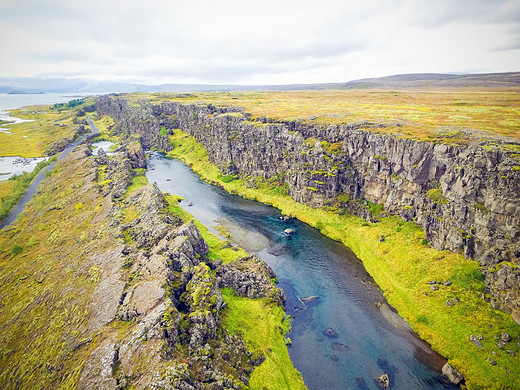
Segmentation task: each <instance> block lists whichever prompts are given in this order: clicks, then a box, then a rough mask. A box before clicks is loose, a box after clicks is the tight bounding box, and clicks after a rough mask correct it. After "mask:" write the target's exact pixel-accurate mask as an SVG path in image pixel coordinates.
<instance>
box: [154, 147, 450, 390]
mask: <svg viewBox="0 0 520 390" xmlns="http://www.w3.org/2000/svg"><path fill="white" fill-rule="evenodd" d="M147 177H148V179H149V180H150V181H151V182H153V181H155V182H157V184H158V186H159V188H160V189H161V190H162V191H165V192H170V193H173V194H177V195H181V196H183V197H184V198H185V200H184V201H183V202H181V206H183V207H184V208H185V209H186V210H187V211H188V212H190V213H191V214H193V215H194V216H195V218H196V219H198V220H200V221H201V222H202V223H204V224H205V225H206V226H210V227H211V226H213V227H215V226H217V225H218V224H222V225H224V226H226V227H227V228H228V230H229V232H230V233H231V240H232V242H234V243H235V244H240V246H242V247H244V248H245V249H246V250H248V251H249V252H250V253H256V254H257V256H259V257H260V258H262V259H263V260H264V261H265V262H267V263H268V264H269V265H270V266H271V267H272V268H273V269H274V270H275V272H276V274H277V275H278V279H279V286H280V287H282V288H283V289H284V290H285V294H286V296H287V302H286V307H287V312H288V313H289V314H291V315H293V316H294V320H293V323H292V331H291V333H290V334H289V337H290V338H291V339H292V342H293V344H292V346H291V347H290V348H289V353H290V356H291V359H292V361H293V363H294V365H295V367H296V368H297V369H298V370H299V371H300V372H301V373H302V374H303V379H304V381H305V383H306V385H307V386H308V387H309V389H311V390H314V389H378V388H380V387H379V385H378V383H377V382H378V379H377V378H378V377H379V376H381V375H382V374H384V373H386V374H388V376H389V378H390V388H391V389H444V388H456V387H454V386H452V385H450V384H448V383H447V382H446V381H445V379H444V377H443V376H442V375H441V374H440V368H441V367H442V364H444V360H443V359H442V357H440V356H439V355H438V354H436V353H435V352H433V351H432V350H431V349H430V348H429V346H428V344H426V343H425V342H423V341H422V340H420V339H418V337H417V336H416V335H415V334H414V333H412V332H411V331H410V330H409V327H408V326H407V325H406V323H404V321H403V320H402V319H401V318H400V317H399V316H397V315H396V314H395V312H394V311H393V310H392V309H391V308H389V307H388V305H387V304H386V303H385V300H384V298H383V294H382V292H381V290H380V289H379V288H378V287H377V286H376V285H375V284H374V282H373V280H372V278H371V277H370V276H369V275H368V274H367V272H366V271H365V269H364V267H363V265H362V263H361V262H360V261H359V259H357V258H356V256H355V255H354V254H353V253H352V251H351V250H349V249H348V248H346V247H345V246H344V245H342V244H340V243H337V242H335V241H332V240H330V239H329V238H327V237H325V236H324V235H322V234H321V233H320V232H318V231H317V230H315V229H313V228H311V227H309V226H308V225H305V224H304V223H301V222H299V221H297V220H290V221H282V220H280V219H279V217H280V212H279V211H278V210H277V209H275V208H272V207H269V206H266V205H263V204H261V203H258V202H254V201H249V200H245V199H242V198H240V197H238V196H233V195H230V194H228V193H226V192H225V191H223V190H220V189H219V188H217V187H215V186H211V185H209V184H207V183H204V182H202V181H201V180H200V179H199V178H198V177H197V176H196V175H195V174H194V173H193V172H192V171H191V170H190V169H189V168H188V167H187V166H186V165H185V164H184V163H182V162H180V161H178V160H169V159H166V158H164V157H161V156H160V155H157V154H154V155H153V156H152V157H151V158H150V160H149V169H148V172H147ZM191 203H192V206H189V204H191ZM288 227H290V228H292V229H294V230H295V231H296V234H295V235H294V236H292V237H286V236H285V235H284V233H283V232H284V230H285V229H286V228H288ZM213 231H214V232H216V231H215V229H213ZM311 296H317V297H318V298H317V299H315V300H306V299H305V298H308V297H311ZM327 328H332V329H333V330H334V332H336V333H337V336H335V337H331V336H329V335H326V334H325V330H327ZM331 333H332V332H331Z"/></svg>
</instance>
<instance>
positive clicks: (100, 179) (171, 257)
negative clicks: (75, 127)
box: [9, 142, 283, 389]
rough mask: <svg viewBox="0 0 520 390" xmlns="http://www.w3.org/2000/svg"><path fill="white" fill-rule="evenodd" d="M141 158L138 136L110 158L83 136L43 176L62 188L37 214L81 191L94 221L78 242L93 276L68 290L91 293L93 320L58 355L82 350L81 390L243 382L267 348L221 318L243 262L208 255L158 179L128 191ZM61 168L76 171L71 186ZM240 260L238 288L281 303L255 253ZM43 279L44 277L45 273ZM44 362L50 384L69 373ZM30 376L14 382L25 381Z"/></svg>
mask: <svg viewBox="0 0 520 390" xmlns="http://www.w3.org/2000/svg"><path fill="white" fill-rule="evenodd" d="M144 166H146V158H145V155H144V153H143V150H142V148H141V144H140V143H139V142H137V143H135V142H133V143H132V142H130V143H128V144H126V145H124V146H123V147H121V148H120V149H119V150H118V153H117V154H116V155H115V156H114V157H112V158H109V157H108V156H107V155H106V154H105V153H104V152H103V151H100V152H99V155H98V157H97V158H95V157H94V156H92V155H91V152H90V149H89V148H88V146H86V145H82V146H80V147H78V148H76V150H75V151H73V152H72V153H71V154H70V155H69V156H68V157H67V159H66V160H64V162H63V164H62V166H60V167H59V169H58V171H57V172H58V173H56V174H55V175H54V176H53V177H51V179H49V181H48V182H47V183H46V187H48V188H47V189H46V191H51V192H52V191H56V193H55V194H54V195H55V198H56V199H58V201H57V204H56V205H54V206H52V207H49V206H47V208H48V209H47V210H44V211H42V212H40V215H42V214H44V213H49V212H53V210H61V209H63V208H64V207H65V206H66V205H68V203H70V199H82V201H81V202H77V203H76V204H75V206H74V204H72V207H71V208H72V209H73V210H75V211H77V215H78V217H77V218H78V219H83V220H86V219H88V221H89V222H88V223H87V225H86V226H87V228H86V230H81V232H80V234H81V237H83V238H81V240H82V241H81V242H83V245H82V246H81V249H78V247H77V246H74V248H76V249H75V250H74V258H77V260H78V270H77V271H76V273H77V274H78V275H86V278H88V279H89V280H88V281H87V285H88V288H87V287H85V288H83V287H81V288H82V290H79V288H80V287H78V290H77V291H76V290H75V289H74V288H75V287H74V286H70V287H68V290H67V292H66V294H65V295H67V296H68V295H71V296H75V295H77V294H79V295H81V296H82V299H83V298H84V297H85V299H84V302H85V304H86V306H85V307H84V308H83V309H81V313H82V314H81V317H82V318H85V316H86V317H87V318H88V320H85V321H83V320H82V325H81V326H78V327H77V328H76V327H75V328H74V329H77V330H75V333H77V335H76V337H75V338H74V339H73V340H80V341H75V342H74V343H72V342H71V343H70V345H68V346H67V347H66V351H65V353H64V354H63V356H62V357H57V358H58V359H65V357H66V358H67V359H69V358H72V357H74V356H78V359H82V360H80V362H81V363H78V368H76V369H75V370H76V371H78V372H79V370H80V372H79V378H78V380H77V382H75V386H76V387H77V388H79V389H93V388H96V389H125V388H135V389H144V388H152V389H174V388H175V389H242V388H244V387H245V386H246V385H247V383H248V381H249V376H250V374H251V372H252V371H253V369H254V367H255V366H257V365H259V364H261V363H262V362H263V358H264V357H263V355H262V354H261V353H260V352H259V351H255V353H251V352H250V351H249V350H248V349H247V348H246V344H245V342H244V340H243V339H242V338H241V336H239V335H231V334H229V333H228V332H227V330H225V329H224V328H223V326H222V325H221V318H222V312H223V310H224V308H225V304H224V302H223V298H222V294H221V293H220V289H219V287H220V285H221V284H222V283H221V282H220V280H221V279H224V280H228V279H230V276H229V275H231V274H233V273H236V272H240V271H239V269H238V268H236V267H235V266H234V265H233V264H225V265H223V264H222V261H220V260H215V261H212V260H210V259H209V258H208V257H207V255H208V251H209V247H208V244H207V243H206V242H205V241H204V239H203V238H202V236H201V234H200V232H199V230H198V229H197V227H196V226H195V225H194V224H193V223H191V222H189V223H184V222H183V221H182V220H181V219H180V218H179V217H176V216H175V215H172V214H170V212H169V211H168V203H167V201H166V198H165V196H164V195H163V193H162V192H161V191H160V190H159V189H158V188H157V186H156V185H155V184H153V183H152V184H147V185H145V186H143V187H141V188H139V189H132V190H131V191H129V187H130V185H131V184H132V183H133V181H134V180H133V178H134V177H135V176H136V175H138V174H139V171H138V170H136V169H135V168H143V167H144ZM67 169H69V170H72V171H67ZM60 172H67V175H69V176H71V177H78V178H79V179H77V183H76V182H75V184H73V185H72V186H71V187H70V188H66V186H64V185H63V183H64V182H63V181H62V180H63V179H62V178H61V173H60ZM65 192H66V194H65ZM64 194H65V195H64ZM42 196H45V194H42ZM67 202H68V203H67ZM73 202H76V200H74V201H73ZM69 206H70V205H68V206H67V207H69ZM90 210H93V212H91V211H90ZM32 218H38V216H36V217H32ZM60 224H63V225H64V228H65V229H67V225H66V224H67V222H64V221H57V222H56V225H60ZM89 229H90V230H89ZM69 230H70V228H69ZM11 234H16V231H15V230H12V232H11ZM56 237H58V235H57V236H56ZM87 237H92V238H91V239H89V240H91V241H92V243H93V245H90V244H89V243H88V241H89V240H87ZM96 237H97V238H96ZM99 237H101V239H99ZM78 240H80V238H78ZM48 242H49V243H50V242H51V241H48ZM74 242H76V241H74ZM49 245H50V244H49ZM61 245H62V247H61V248H54V249H52V250H53V251H58V252H62V253H63V254H65V253H67V254H68V250H69V248H68V247H67V246H66V245H68V244H66V243H62V244H61ZM78 251H79V252H80V253H77V252H78ZM60 259H62V257H61V255H60ZM69 263H70V264H69ZM239 263H240V264H241V266H242V267H246V268H248V269H249V271H250V272H249V274H248V277H251V278H252V280H238V281H236V283H234V284H233V285H230V287H231V288H233V289H236V291H237V293H238V294H240V293H241V291H242V290H243V286H244V285H246V284H247V288H248V289H250V290H254V291H255V292H256V293H255V297H268V298H271V299H272V300H273V301H274V302H278V301H280V302H281V300H280V297H281V296H283V293H282V292H280V291H279V290H278V289H277V288H276V287H275V286H274V284H273V282H272V280H271V279H270V277H271V275H272V270H271V269H270V268H269V267H268V266H267V265H266V264H265V263H263V262H262V261H261V260H259V259H256V258H254V257H252V258H247V259H241V260H240V261H239ZM62 264H66V267H72V261H71V259H69V257H68V255H65V257H64V258H63V259H62V263H60V266H59V267H61V265H62ZM247 264H251V265H250V266H247ZM67 269H69V268H67ZM70 269H72V268H70ZM256 272H258V277H255V273H256ZM228 274H229V275H228ZM265 275H267V276H268V277H265ZM51 279H52V278H50V279H49V283H50V282H52V280H51ZM39 280H40V279H39ZM38 283H43V284H42V285H43V286H47V284H46V283H47V281H46V280H45V278H43V277H42V278H41V280H40V282H38ZM63 293H65V292H64V291H62V292H61V294H63ZM75 310H77V309H75ZM64 329H65V334H68V333H67V332H68V331H69V330H67V329H66V328H64ZM73 333H74V332H73ZM79 356H85V357H84V358H83V357H79ZM46 364H47V366H49V364H50V363H49V362H47V363H46ZM60 367H64V366H63V365H61V366H60ZM38 369H41V370H44V371H45V375H46V376H51V375H54V374H52V373H53V372H54V371H55V375H56V378H55V379H51V380H55V381H57V382H53V383H59V382H60V381H61V380H62V379H60V378H63V376H64V375H67V376H69V375H71V372H63V371H60V370H63V368H54V369H53V370H54V371H52V370H50V369H49V370H47V369H45V367H43V368H42V367H40V368H38ZM11 376H12V375H10V376H9V377H10V378H11ZM9 380H10V381H12V379H9ZM23 380H24V378H23V377H20V378H19V382H16V383H19V385H20V386H22V387H23V383H24V382H23ZM10 383H14V382H10ZM45 383H47V382H45Z"/></svg>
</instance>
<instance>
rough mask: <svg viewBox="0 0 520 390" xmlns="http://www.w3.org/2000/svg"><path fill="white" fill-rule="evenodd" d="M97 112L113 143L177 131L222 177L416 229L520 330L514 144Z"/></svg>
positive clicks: (224, 112)
mask: <svg viewBox="0 0 520 390" xmlns="http://www.w3.org/2000/svg"><path fill="white" fill-rule="evenodd" d="M97 110H98V113H99V114H100V115H110V116H111V117H112V118H114V120H115V123H116V125H115V128H114V131H116V132H118V133H119V134H127V135H130V134H137V135H139V136H140V141H141V143H142V145H143V147H145V148H148V147H151V146H154V147H156V148H158V149H161V150H164V151H168V150H171V148H172V146H171V145H170V144H169V143H168V142H167V140H168V139H167V133H166V134H164V131H161V129H162V128H164V129H166V130H167V132H169V133H171V132H172V131H175V129H176V128H181V129H182V130H183V131H185V132H187V133H189V134H190V135H193V136H194V137H195V138H196V139H197V140H198V141H199V142H200V143H201V144H202V145H203V146H204V147H205V148H206V150H208V153H209V156H210V159H211V161H212V162H213V163H215V164H216V165H218V166H219V167H220V169H221V170H222V172H223V173H225V174H238V175H240V176H241V177H252V178H254V177H258V176H260V177H262V178H272V177H275V176H276V177H277V178H279V179H280V180H281V181H282V182H283V183H285V185H286V186H287V188H288V194H289V195H290V196H291V197H292V198H293V199H295V200H296V201H298V202H302V203H305V204H309V205H311V206H313V207H325V208H331V209H335V210H337V211H338V212H343V211H342V210H344V211H349V212H353V213H354V214H356V215H358V216H361V217H364V218H366V219H367V220H371V221H375V220H377V219H379V218H384V217H385V215H387V213H392V214H398V215H400V216H401V217H402V218H403V219H404V220H406V221H409V220H413V221H415V222H416V223H418V224H419V225H421V226H422V227H423V228H424V231H425V233H426V238H427V240H428V241H429V243H430V244H431V245H432V246H433V247H435V248H436V249H439V250H443V249H447V250H451V251H454V252H461V253H463V254H464V255H465V256H467V257H469V258H473V259H475V260H478V261H479V262H480V264H481V265H482V267H483V272H484V274H485V280H486V294H485V295H484V297H485V299H486V300H488V301H489V302H491V304H492V305H493V307H495V308H496V309H500V310H503V311H505V312H508V313H511V314H512V316H513V318H514V319H515V320H516V321H517V322H518V323H520V293H519V291H520V289H519V287H520V271H519V269H518V261H519V258H520V228H519V226H520V198H519V197H518V189H519V188H520V169H519V167H518V165H517V164H518V161H517V159H516V157H515V156H517V154H518V151H519V150H520V145H519V144H518V142H516V141H513V140H512V141H510V142H509V141H503V140H501V141H499V140H497V141H496V142H494V143H493V142H487V143H485V144H484V143H482V144H478V143H474V144H471V145H469V146H450V145H444V144H436V143H433V142H424V141H415V140H410V139H405V138H400V137H397V136H393V135H384V134H378V133H377V132H375V131H371V130H374V129H375V130H377V129H378V128H379V127H384V126H385V125H384V124H378V123H368V122H363V123H354V124H349V125H339V126H338V125H331V126H322V125H311V124H308V123H307V122H303V121H289V122H275V121H272V120H268V119H266V118H260V119H258V120H255V121H251V120H250V119H251V117H250V115H249V114H247V113H243V112H242V111H241V110H240V109H237V108H218V107H215V106H213V105H204V104H200V105H194V104H181V103H177V102H162V103H159V104H155V105H153V104H148V103H146V102H141V104H140V105H138V106H135V105H134V106H130V105H129V104H128V102H127V101H126V100H125V98H124V97H117V96H104V97H101V98H100V99H99V100H98V102H97ZM374 205H383V206H384V211H383V210H381V209H378V208H377V207H373V206H374ZM374 211H376V212H374Z"/></svg>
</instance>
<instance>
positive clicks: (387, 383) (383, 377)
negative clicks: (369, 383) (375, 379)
mask: <svg viewBox="0 0 520 390" xmlns="http://www.w3.org/2000/svg"><path fill="white" fill-rule="evenodd" d="M379 383H381V386H383V389H388V388H389V387H390V378H388V375H387V374H383V375H381V376H380V377H379Z"/></svg>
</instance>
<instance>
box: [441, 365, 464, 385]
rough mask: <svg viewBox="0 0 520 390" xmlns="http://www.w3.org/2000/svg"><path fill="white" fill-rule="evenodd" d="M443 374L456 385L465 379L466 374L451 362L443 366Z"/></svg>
mask: <svg viewBox="0 0 520 390" xmlns="http://www.w3.org/2000/svg"><path fill="white" fill-rule="evenodd" d="M442 374H443V375H444V376H446V378H448V380H449V381H450V382H451V383H453V384H455V385H458V384H459V383H460V382H462V381H463V380H464V375H462V374H461V373H460V372H458V371H457V370H456V369H455V368H453V367H452V366H451V365H450V364H449V363H446V364H445V365H444V366H443V367H442Z"/></svg>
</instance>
